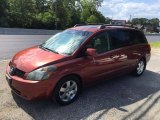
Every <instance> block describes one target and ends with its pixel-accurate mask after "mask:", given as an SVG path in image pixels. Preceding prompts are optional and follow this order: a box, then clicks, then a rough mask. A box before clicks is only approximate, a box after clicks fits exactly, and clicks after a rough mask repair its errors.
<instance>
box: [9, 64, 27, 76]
mask: <svg viewBox="0 0 160 120" xmlns="http://www.w3.org/2000/svg"><path fill="white" fill-rule="evenodd" d="M24 74H25V72H23V71H21V70H19V69H18V68H15V67H14V66H12V65H10V75H11V76H17V77H20V78H23V77H24Z"/></svg>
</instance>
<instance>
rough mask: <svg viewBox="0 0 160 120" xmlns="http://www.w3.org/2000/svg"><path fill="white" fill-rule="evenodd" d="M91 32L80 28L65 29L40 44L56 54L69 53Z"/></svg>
mask: <svg viewBox="0 0 160 120" xmlns="http://www.w3.org/2000/svg"><path fill="white" fill-rule="evenodd" d="M92 34H93V33H92V32H88V31H80V30H65V31H63V32H61V33H58V34H56V35H54V36H53V37H51V38H50V39H49V40H47V41H46V42H45V43H43V44H42V45H40V47H43V48H45V49H47V50H50V51H53V52H55V53H57V54H65V55H71V54H72V53H73V52H74V51H75V50H76V49H78V48H79V46H80V45H81V44H82V43H83V41H84V40H86V39H87V38H88V37H89V36H91V35H92Z"/></svg>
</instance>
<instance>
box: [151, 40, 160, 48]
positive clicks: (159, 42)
mask: <svg viewBox="0 0 160 120" xmlns="http://www.w3.org/2000/svg"><path fill="white" fill-rule="evenodd" d="M150 45H151V47H153V48H160V41H158V42H152V43H150Z"/></svg>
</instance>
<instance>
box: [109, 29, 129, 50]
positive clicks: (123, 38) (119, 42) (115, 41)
mask: <svg viewBox="0 0 160 120" xmlns="http://www.w3.org/2000/svg"><path fill="white" fill-rule="evenodd" d="M109 35H110V39H111V40H110V41H111V49H116V48H120V47H123V46H127V45H130V44H131V43H130V42H131V41H130V32H129V31H125V30H112V31H110V32H109Z"/></svg>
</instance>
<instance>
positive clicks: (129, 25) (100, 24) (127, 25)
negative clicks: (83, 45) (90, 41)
mask: <svg viewBox="0 0 160 120" xmlns="http://www.w3.org/2000/svg"><path fill="white" fill-rule="evenodd" d="M86 25H99V26H98V27H97V28H98V29H105V28H106V27H109V26H122V27H130V28H134V29H138V27H136V26H134V25H133V24H125V25H113V24H103V23H97V24H96V23H92V24H90V23H89V24H76V25H75V26H74V27H78V26H86Z"/></svg>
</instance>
